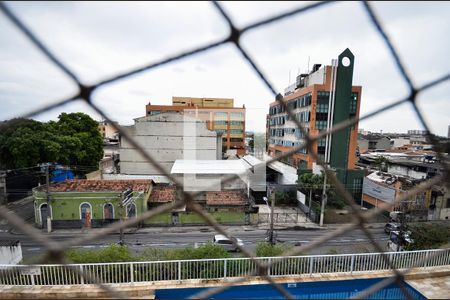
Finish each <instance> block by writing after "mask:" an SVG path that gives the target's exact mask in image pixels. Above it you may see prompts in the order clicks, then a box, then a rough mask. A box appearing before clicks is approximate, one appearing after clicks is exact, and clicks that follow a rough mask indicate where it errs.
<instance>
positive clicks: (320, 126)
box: [316, 121, 328, 130]
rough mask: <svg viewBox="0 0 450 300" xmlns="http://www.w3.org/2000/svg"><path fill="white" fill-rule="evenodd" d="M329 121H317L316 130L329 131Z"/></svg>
mask: <svg viewBox="0 0 450 300" xmlns="http://www.w3.org/2000/svg"><path fill="white" fill-rule="evenodd" d="M327 123H328V122H327V121H316V128H317V129H319V130H323V129H327Z"/></svg>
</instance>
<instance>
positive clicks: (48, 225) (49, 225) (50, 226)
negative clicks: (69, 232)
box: [47, 217, 52, 233]
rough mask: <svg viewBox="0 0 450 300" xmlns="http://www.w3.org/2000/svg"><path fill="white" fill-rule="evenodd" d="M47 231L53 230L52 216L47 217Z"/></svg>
mask: <svg viewBox="0 0 450 300" xmlns="http://www.w3.org/2000/svg"><path fill="white" fill-rule="evenodd" d="M47 232H48V233H50V232H52V219H51V218H50V217H47Z"/></svg>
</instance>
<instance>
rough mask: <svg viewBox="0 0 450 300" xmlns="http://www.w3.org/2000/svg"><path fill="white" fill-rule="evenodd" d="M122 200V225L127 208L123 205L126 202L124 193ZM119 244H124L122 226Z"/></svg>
mask: <svg viewBox="0 0 450 300" xmlns="http://www.w3.org/2000/svg"><path fill="white" fill-rule="evenodd" d="M121 198H122V199H121V201H120V207H121V210H122V215H121V216H120V223H121V225H122V223H123V219H124V216H125V214H126V206H124V205H123V202H124V201H125V194H124V193H122V197H121ZM119 244H120V245H123V244H124V241H123V227H122V226H120V240H119Z"/></svg>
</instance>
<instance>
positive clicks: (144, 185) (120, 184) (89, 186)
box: [36, 179, 152, 192]
mask: <svg viewBox="0 0 450 300" xmlns="http://www.w3.org/2000/svg"><path fill="white" fill-rule="evenodd" d="M151 184H152V180H86V179H77V180H66V181H64V182H60V183H55V184H50V192H103V191H104V192H122V191H124V190H126V189H128V188H131V189H133V190H134V191H148V189H149V188H150V185H151ZM36 189H37V190H39V191H45V185H41V186H40V187H38V188H36Z"/></svg>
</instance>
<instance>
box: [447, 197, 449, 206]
mask: <svg viewBox="0 0 450 300" xmlns="http://www.w3.org/2000/svg"><path fill="white" fill-rule="evenodd" d="M447 208H450V198H447Z"/></svg>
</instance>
